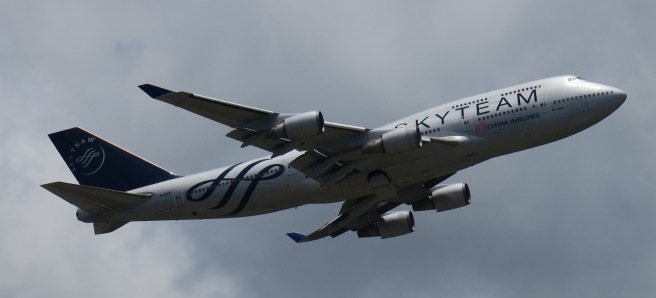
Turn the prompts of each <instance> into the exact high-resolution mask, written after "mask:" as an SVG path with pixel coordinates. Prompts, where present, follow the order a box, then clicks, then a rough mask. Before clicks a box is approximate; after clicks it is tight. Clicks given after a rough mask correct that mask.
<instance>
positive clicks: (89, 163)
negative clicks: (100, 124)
mask: <svg viewBox="0 0 656 298" xmlns="http://www.w3.org/2000/svg"><path fill="white" fill-rule="evenodd" d="M95 140H96V138H94V137H87V138H82V139H80V140H79V141H77V142H75V144H73V146H71V149H70V150H69V151H68V161H67V162H66V164H68V167H69V168H70V169H71V172H73V173H74V174H81V175H85V176H88V175H93V174H95V173H96V172H98V171H99V170H100V168H102V166H103V164H104V163H105V150H104V149H103V147H102V146H100V144H99V143H95V142H94V141H95Z"/></svg>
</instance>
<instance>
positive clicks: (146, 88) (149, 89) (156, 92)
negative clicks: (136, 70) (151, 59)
mask: <svg viewBox="0 0 656 298" xmlns="http://www.w3.org/2000/svg"><path fill="white" fill-rule="evenodd" d="M139 88H140V89H141V90H143V92H146V94H148V96H150V97H152V98H158V97H160V96H162V95H165V94H169V93H171V92H173V91H171V90H168V89H164V88H161V87H157V86H155V85H151V84H143V85H139Z"/></svg>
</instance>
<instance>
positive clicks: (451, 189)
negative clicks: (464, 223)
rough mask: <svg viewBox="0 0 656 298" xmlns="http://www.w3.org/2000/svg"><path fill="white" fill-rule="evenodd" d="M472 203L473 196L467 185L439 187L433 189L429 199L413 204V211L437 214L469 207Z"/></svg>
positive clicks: (457, 184)
mask: <svg viewBox="0 0 656 298" xmlns="http://www.w3.org/2000/svg"><path fill="white" fill-rule="evenodd" d="M470 203H471V194H470V193H469V186H468V185H467V183H456V184H450V185H438V186H436V187H433V188H432V189H431V195H430V196H428V198H426V199H424V200H421V201H419V202H417V203H414V204H412V210H414V211H423V210H437V212H441V211H447V210H451V209H456V208H460V207H463V206H467V205H469V204H470Z"/></svg>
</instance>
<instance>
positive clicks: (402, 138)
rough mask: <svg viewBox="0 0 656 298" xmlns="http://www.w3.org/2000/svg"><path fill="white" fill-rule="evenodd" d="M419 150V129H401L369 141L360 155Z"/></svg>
mask: <svg viewBox="0 0 656 298" xmlns="http://www.w3.org/2000/svg"><path fill="white" fill-rule="evenodd" d="M419 148H421V133H420V132H419V127H417V126H415V127H402V128H397V129H395V130H392V131H388V132H386V133H384V134H383V135H382V136H380V137H378V138H376V139H373V140H371V141H370V142H369V143H367V145H365V146H364V148H362V153H364V154H378V153H399V152H405V151H410V150H413V149H419Z"/></svg>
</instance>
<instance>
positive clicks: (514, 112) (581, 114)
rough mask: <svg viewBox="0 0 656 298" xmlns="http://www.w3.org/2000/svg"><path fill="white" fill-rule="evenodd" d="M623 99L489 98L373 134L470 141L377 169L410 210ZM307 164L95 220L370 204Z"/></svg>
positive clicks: (241, 169) (254, 164) (179, 186)
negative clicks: (455, 181) (478, 167)
mask: <svg viewBox="0 0 656 298" xmlns="http://www.w3.org/2000/svg"><path fill="white" fill-rule="evenodd" d="M625 98H626V95H625V94H624V93H623V92H622V91H621V90H619V89H617V88H613V87H609V86H605V85H600V84H596V83H591V82H588V81H585V80H582V79H579V78H576V77H574V76H560V77H555V78H549V79H544V80H538V81H534V82H529V83H526V84H521V85H517V86H513V87H509V88H503V89H500V90H495V91H491V92H487V93H484V94H480V95H476V96H472V97H468V98H464V99H460V100H457V101H454V102H451V103H448V104H444V105H441V106H438V107H435V108H432V109H428V110H425V111H422V112H419V113H417V114H414V115H412V116H409V117H405V118H403V119H399V120H397V121H394V122H391V123H389V124H386V125H384V126H381V127H380V128H377V129H374V130H372V131H369V132H368V134H369V135H371V138H372V139H373V138H375V137H377V136H379V135H380V133H378V132H380V131H389V130H390V129H393V128H395V127H402V126H417V127H419V129H420V131H421V133H422V136H424V137H427V138H428V137H433V138H439V137H451V136H454V135H457V136H466V142H462V143H460V144H459V145H457V146H449V145H445V144H441V143H440V142H430V141H428V142H426V143H425V144H424V146H423V147H422V148H420V149H416V150H413V151H409V152H404V153H397V154H394V155H389V154H385V155H384V156H381V157H380V158H379V159H377V158H376V157H375V156H374V157H373V158H371V162H372V163H373V164H375V165H376V166H377V167H378V168H380V169H382V170H383V171H384V172H385V173H386V174H387V175H388V176H389V178H390V179H391V180H392V182H394V184H395V186H396V188H397V189H398V191H399V198H398V200H399V201H401V202H406V203H407V201H405V197H404V195H403V194H404V190H405V189H410V188H411V187H412V186H413V185H414V186H416V185H417V184H420V183H423V182H424V181H428V180H430V179H433V178H436V177H441V176H444V175H448V174H450V173H454V172H456V171H459V170H461V169H464V168H467V167H470V166H472V165H475V164H477V163H480V162H482V161H484V160H487V159H490V158H493V157H496V156H500V155H504V154H508V153H512V152H516V151H519V150H524V149H527V148H531V147H535V146H539V145H542V144H546V143H549V142H553V141H555V140H558V139H562V138H564V137H567V136H570V135H572V134H575V133H577V132H579V131H581V130H583V129H586V128H588V127H590V126H592V125H593V124H595V123H597V122H599V121H601V120H602V119H603V118H605V117H606V116H608V115H610V113H612V112H613V111H615V110H616V109H617V108H618V107H619V106H620V105H621V104H622V103H623V102H624V100H625ZM300 154H301V152H298V151H292V152H290V153H287V154H285V155H282V156H279V157H276V158H266V157H265V158H261V159H256V160H251V161H247V162H243V163H239V164H236V165H232V166H228V167H223V168H219V169H216V170H212V171H207V172H202V173H198V174H194V175H189V176H184V177H181V178H177V179H173V180H168V181H164V182H161V183H158V184H154V185H149V186H146V187H142V188H139V189H135V190H132V191H130V193H139V194H144V193H145V194H151V195H152V196H151V199H149V200H148V201H146V202H144V203H143V204H140V205H138V206H136V207H131V208H130V209H128V210H121V211H109V212H106V213H103V214H99V215H97V216H98V217H100V218H103V219H105V220H112V221H135V220H162V219H200V218H220V217H239V216H250V215H256V214H262V213H268V212H274V211H278V210H283V209H288V208H292V207H296V206H300V205H305V204H313V203H329V202H337V201H344V200H348V199H354V198H359V197H362V196H366V195H369V194H370V192H371V190H370V189H369V188H368V187H367V186H366V183H365V181H364V179H365V178H366V177H365V175H366V173H363V174H362V175H360V176H358V175H355V176H354V177H350V178H349V179H346V180H344V181H342V182H339V183H337V184H335V185H332V186H329V187H326V186H322V185H320V184H319V183H318V182H316V181H315V180H313V179H312V178H307V177H306V176H305V175H304V174H303V173H300V172H299V171H297V170H295V169H294V168H293V167H291V166H289V163H290V162H291V161H293V160H294V159H295V158H296V157H298V156H299V155H300ZM94 217H95V216H94Z"/></svg>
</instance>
